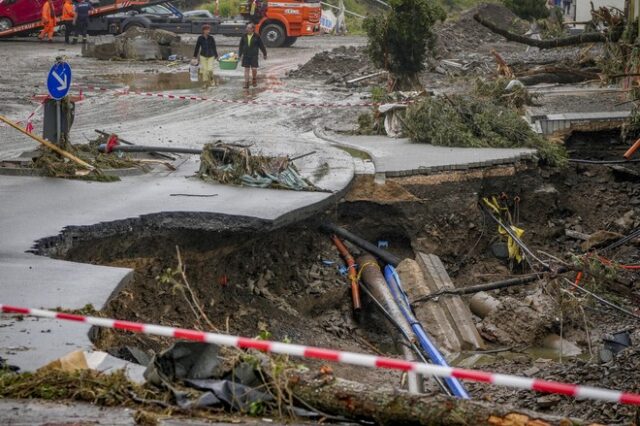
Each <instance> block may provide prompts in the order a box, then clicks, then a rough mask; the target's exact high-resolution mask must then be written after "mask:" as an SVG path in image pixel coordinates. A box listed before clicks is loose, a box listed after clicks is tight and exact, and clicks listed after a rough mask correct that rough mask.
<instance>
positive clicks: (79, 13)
mask: <svg viewBox="0 0 640 426" xmlns="http://www.w3.org/2000/svg"><path fill="white" fill-rule="evenodd" d="M91 9H93V6H92V5H91V3H89V2H88V1H85V0H78V3H77V4H76V16H75V17H74V18H73V27H74V28H75V34H74V35H73V44H76V43H77V42H78V36H79V35H82V44H85V43H86V42H87V27H88V26H89V12H90V11H91Z"/></svg>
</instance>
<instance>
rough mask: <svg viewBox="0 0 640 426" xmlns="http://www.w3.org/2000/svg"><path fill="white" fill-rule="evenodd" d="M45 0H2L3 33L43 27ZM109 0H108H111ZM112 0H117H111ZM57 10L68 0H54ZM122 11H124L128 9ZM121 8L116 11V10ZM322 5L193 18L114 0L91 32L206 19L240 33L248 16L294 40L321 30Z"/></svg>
mask: <svg viewBox="0 0 640 426" xmlns="http://www.w3.org/2000/svg"><path fill="white" fill-rule="evenodd" d="M44 1H46V0H0V37H7V36H14V35H18V34H26V33H30V32H35V31H36V30H38V29H39V28H40V27H41V24H40V14H41V10H42V5H43V2H44ZM107 1H109V0H107ZM111 1H113V0H111ZM53 2H54V9H55V12H56V15H58V16H59V15H60V14H61V13H62V3H63V0H53ZM160 3H165V4H166V8H167V9H170V10H171V11H172V12H173V13H171V12H170V13H169V15H170V16H169V15H165V14H158V13H153V10H152V8H151V6H152V5H158V4H160ZM126 11H128V12H127V13H126V14H121V13H119V12H126ZM116 14H117V15H116ZM321 14H322V10H321V7H320V1H319V0H282V1H268V0H249V1H247V2H246V3H244V4H243V5H242V6H241V10H240V15H241V16H240V19H239V20H238V19H228V20H227V19H221V18H219V17H215V18H213V19H211V20H207V19H198V18H195V19H192V18H188V17H185V16H183V15H182V14H181V13H180V11H179V10H177V9H175V8H174V7H173V6H171V4H170V3H169V2H168V1H162V0H155V1H154V0H130V1H129V0H115V3H112V4H109V5H105V6H98V7H96V8H94V9H93V10H92V11H91V17H92V19H91V22H90V24H89V33H91V34H99V33H113V34H119V33H120V32H122V31H126V29H127V28H128V27H130V26H138V27H146V28H163V29H166V30H169V31H173V32H177V33H185V32H186V33H199V32H201V27H202V25H203V24H205V23H206V24H209V25H211V27H212V31H211V32H212V33H213V34H221V35H226V36H240V35H242V34H243V33H244V27H245V26H246V24H247V23H248V22H254V23H255V24H256V28H257V30H258V31H259V32H260V34H261V35H262V37H263V39H264V41H265V44H266V45H267V46H269V47H281V46H284V47H287V46H291V45H292V44H293V43H295V41H296V40H297V39H298V37H304V36H312V35H317V34H319V33H320V16H321Z"/></svg>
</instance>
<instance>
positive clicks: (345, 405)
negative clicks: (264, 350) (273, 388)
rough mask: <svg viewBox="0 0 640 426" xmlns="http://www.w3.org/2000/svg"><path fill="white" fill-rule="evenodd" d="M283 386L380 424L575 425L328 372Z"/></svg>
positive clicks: (326, 407)
mask: <svg viewBox="0 0 640 426" xmlns="http://www.w3.org/2000/svg"><path fill="white" fill-rule="evenodd" d="M288 387H289V390H290V391H291V392H292V393H293V395H294V397H296V398H299V399H300V400H302V401H304V402H305V403H306V404H308V405H310V406H312V407H314V408H315V409H317V410H319V411H322V412H325V413H330V414H332V415H339V416H344V417H348V418H351V419H359V420H369V421H374V422H376V423H377V424H385V425H391V424H393V425H495V426H507V425H510V426H544V425H562V426H565V425H580V424H584V422H583V421H582V420H576V419H568V418H563V417H559V416H554V415H550V414H543V413H538V412H533V411H528V410H523V409H519V408H513V407H509V406H505V405H496V404H490V403H487V402H482V401H474V400H460V399H455V398H451V397H446V396H444V395H412V394H409V393H408V392H405V391H400V390H395V389H384V388H380V387H375V388H373V387H371V386H368V385H365V384H362V383H357V382H352V381H347V380H342V379H339V378H335V377H333V376H332V375H331V374H324V375H322V374H318V373H317V372H314V371H309V372H306V373H303V374H299V373H296V374H292V375H290V376H289V381H288Z"/></svg>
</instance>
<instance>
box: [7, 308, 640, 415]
mask: <svg viewBox="0 0 640 426" xmlns="http://www.w3.org/2000/svg"><path fill="white" fill-rule="evenodd" d="M0 312H4V313H9V314H22V315H29V316H34V317H42V318H53V319H58V320H65V321H76V322H82V323H86V324H90V325H94V326H97V327H104V328H113V329H116V330H124V331H130V332H133V333H142V334H151V335H155V336H164V337H173V338H176V339H186V340H193V341H196V342H207V343H214V344H217V345H220V346H234V347H237V348H241V349H257V350H260V351H265V352H273V353H277V354H283V355H291V356H296V357H302V358H312V359H320V360H325V361H334V362H338V363H342V364H351V365H359V366H363V367H371V368H382V369H387V370H399V371H411V372H416V373H420V374H423V375H428V376H438V377H442V378H447V377H454V378H456V379H462V380H470V381H474V382H483V383H492V384H494V385H498V386H506V387H511V388H518V389H527V390H534V391H538V392H545V393H553V394H559V395H566V396H570V397H573V398H584V399H593V400H598V401H607V402H616V403H620V404H628V405H640V394H635V393H628V392H620V391H612V390H608V389H602V388H595V387H590V386H579V385H574V384H568V383H560V382H551V381H547V380H540V379H531V378H527V377H518V376H512V375H507V374H495V373H489V372H485V371H479V370H466V369H460V368H453V367H442V366H439V365H433V364H424V363H418V362H411V361H403V360H399V359H393V358H385V357H379V356H374V355H366V354H359V353H355V352H342V351H336V350H332V349H323V348H315V347H312V346H302V345H294V344H290V343H280V342H270V341H266V340H257V339H250V338H246V337H238V336H229V335H226V334H217V333H206V332H203V331H196V330H187V329H183V328H174V327H165V326H161V325H153V324H143V323H138V322H131V321H119V320H114V319H107V318H97V317H89V316H84V315H75V314H67V313H63V312H54V311H45V310H42V309H30V308H22V307H17V306H9V305H0Z"/></svg>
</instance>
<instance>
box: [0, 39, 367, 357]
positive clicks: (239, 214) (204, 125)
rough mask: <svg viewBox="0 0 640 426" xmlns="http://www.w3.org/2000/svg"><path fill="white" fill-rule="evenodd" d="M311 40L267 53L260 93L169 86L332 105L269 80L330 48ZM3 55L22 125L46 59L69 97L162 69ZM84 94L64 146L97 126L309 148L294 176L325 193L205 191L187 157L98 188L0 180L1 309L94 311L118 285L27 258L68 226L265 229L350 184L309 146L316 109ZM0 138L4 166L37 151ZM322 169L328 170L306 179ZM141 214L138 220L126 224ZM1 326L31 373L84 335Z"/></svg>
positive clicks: (49, 49)
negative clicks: (58, 64) (8, 305)
mask: <svg viewBox="0 0 640 426" xmlns="http://www.w3.org/2000/svg"><path fill="white" fill-rule="evenodd" d="M320 40H322V41H324V40H326V41H327V43H328V44H327V46H325V45H323V44H322V43H314V42H311V41H306V40H305V41H303V42H301V43H299V45H297V46H296V47H295V48H290V49H280V50H273V51H272V52H271V54H270V58H269V60H268V61H265V62H263V63H262V64H263V68H262V69H261V79H260V83H259V87H258V88H257V89H256V90H251V91H250V92H249V93H247V94H245V93H243V91H242V89H241V84H242V81H241V74H240V71H234V72H230V73H228V75H227V74H223V72H220V73H219V77H220V80H219V85H218V86H217V87H215V88H211V89H203V88H200V87H195V88H191V89H189V90H180V86H177V87H175V89H176V90H177V91H178V92H180V93H182V94H189V95H195V96H201V97H202V96H206V97H211V98H216V99H227V100H242V99H244V97H245V96H248V97H249V98H250V99H256V98H259V99H260V100H261V101H264V102H269V101H279V102H283V101H289V100H291V101H295V100H297V101H298V102H300V101H302V100H304V101H306V102H310V101H311V100H313V99H319V100H323V101H325V102H327V101H329V102H332V101H339V100H341V98H342V97H344V96H345V95H344V94H338V95H334V96H333V97H332V95H331V94H328V95H327V94H322V93H320V92H319V91H317V90H316V88H314V87H307V85H304V86H302V87H290V86H288V85H285V84H284V83H282V82H281V80H280V78H281V77H283V76H284V73H285V72H286V71H287V70H288V69H291V68H295V67H296V66H297V65H298V63H302V62H305V61H306V60H307V59H308V58H309V57H310V56H311V55H313V54H314V53H316V52H317V51H318V50H320V49H323V48H325V47H332V43H336V39H332V38H328V39H320ZM349 40H351V42H353V43H362V42H363V40H362V39H358V38H351V39H345V38H340V39H339V42H340V43H344V42H349ZM220 44H221V46H220V50H221V51H226V50H232V49H233V48H234V47H235V41H234V39H227V40H222V41H221V43H220ZM314 44H315V46H314V47H311V45H314ZM2 49H3V51H5V52H7V53H8V54H7V56H6V58H7V60H6V62H5V63H4V65H3V68H4V70H5V71H3V79H2V82H1V83H0V92H1V93H2V95H3V96H4V98H5V99H6V102H5V103H3V105H2V106H0V114H2V115H7V116H9V117H11V118H14V119H16V120H23V119H24V117H25V116H26V115H28V114H29V112H30V111H32V110H33V109H34V108H35V106H36V105H37V104H36V103H35V102H33V101H31V97H32V95H38V94H43V93H44V92H45V87H44V78H45V76H46V73H47V71H48V68H49V66H50V65H51V64H52V63H53V59H54V57H55V56H58V55H60V54H63V55H66V56H67V57H68V59H67V61H68V62H69V64H70V65H71V66H72V68H73V70H74V72H75V77H74V84H75V85H76V86H75V87H74V89H73V90H72V94H78V93H79V92H80V88H81V87H86V86H91V85H94V86H101V87H109V88H112V89H114V90H119V91H122V90H123V89H125V87H126V84H125V83H126V81H132V82H136V81H142V82H144V81H148V80H149V76H150V80H151V81H155V82H157V81H158V80H161V79H162V77H158V76H163V75H165V74H168V73H169V72H172V71H173V70H172V69H170V68H168V67H167V66H166V65H167V64H166V62H137V63H136V62H131V63H122V62H111V61H108V62H107V61H97V60H94V59H87V58H83V57H81V56H79V53H80V48H79V47H75V46H73V47H68V46H64V45H61V44H54V45H49V44H41V43H38V42H36V41H35V40H22V41H12V42H2ZM186 73H187V71H185V70H181V71H180V72H178V73H174V74H173V75H178V76H177V77H169V80H170V81H172V79H177V80H179V79H180V78H181V77H180V75H182V76H186ZM145 79H146V80H145ZM155 86H156V87H154V83H151V86H149V87H145V89H146V90H153V91H166V90H167V89H170V88H171V87H173V86H172V85H171V84H169V86H167V85H165V86H161V85H155ZM172 92H174V91H173V90H172ZM84 95H85V99H84V100H83V101H81V102H78V104H77V110H76V119H75V123H74V126H73V129H72V132H71V141H72V142H74V143H83V142H85V141H86V140H85V138H89V137H94V135H95V133H94V129H103V130H106V131H109V132H116V133H118V134H119V135H120V136H122V137H123V138H125V139H127V140H130V141H134V142H135V143H136V144H141V145H166V146H170V145H174V146H176V145H178V146H186V147H201V146H202V145H203V144H205V143H207V142H213V141H216V140H223V141H224V142H231V143H237V144H242V145H247V146H251V150H252V151H254V152H263V153H267V154H268V153H274V154H276V153H279V154H283V153H285V154H288V155H290V156H292V157H294V156H296V155H301V154H306V153H308V152H311V151H316V154H314V155H312V156H308V157H305V158H303V159H301V160H300V161H299V162H298V163H297V166H298V167H299V168H300V171H301V173H302V174H303V175H305V176H310V177H313V176H315V177H313V179H314V183H315V184H316V185H317V186H318V187H320V188H323V189H325V190H327V191H328V192H294V191H277V190H264V189H254V188H244V187H233V186H225V185H213V184H208V183H204V182H201V181H199V180H196V179H188V177H189V176H192V175H193V174H194V173H195V171H196V170H197V162H196V159H195V158H188V157H184V158H183V159H182V160H181V165H180V166H179V169H178V171H177V172H175V173H173V172H166V171H157V172H154V173H151V174H148V175H145V176H136V177H128V178H127V179H124V180H122V181H121V182H117V183H109V184H97V183H87V182H80V181H69V180H56V179H47V178H36V177H10V176H2V177H1V178H0V196H1V198H2V200H3V201H2V205H1V208H0V210H1V214H0V218H1V220H0V234H2V243H1V244H0V276H2V286H3V288H2V289H3V293H4V295H5V297H6V298H7V300H6V302H9V301H11V302H12V303H18V302H19V303H27V304H31V305H34V306H42V307H48V308H56V307H59V306H65V307H67V308H71V309H74V308H80V307H82V306H84V305H85V304H87V303H91V304H93V305H94V306H96V307H101V306H102V305H104V303H105V302H106V300H107V299H108V298H109V296H110V295H111V294H112V292H113V291H114V290H115V289H116V288H117V287H118V286H119V285H120V284H121V283H123V282H125V281H126V280H127V279H128V277H129V275H130V271H129V270H126V269H121V268H104V267H100V266H94V265H87V264H74V263H69V262H64V261H58V260H53V259H49V258H46V257H41V256H36V255H34V254H31V253H27V252H28V251H29V250H30V248H31V247H32V245H33V243H34V241H36V240H39V239H41V238H44V237H48V236H55V235H57V234H58V233H60V232H61V231H62V230H63V229H64V228H65V227H67V226H70V225H74V226H90V225H94V224H97V223H103V222H107V223H114V227H116V228H117V227H122V226H124V227H126V226H128V225H127V220H139V221H142V222H143V223H144V224H145V225H146V226H149V227H152V228H153V227H173V226H177V227H184V226H187V227H195V228H209V229H216V227H219V228H220V229H233V228H234V227H236V228H244V229H247V227H248V228H252V227H253V228H255V229H265V228H269V227H271V226H277V225H282V224H285V223H287V222H289V221H294V220H299V219H301V218H304V217H306V216H307V215H310V214H313V213H314V212H315V211H318V210H321V209H323V208H325V207H326V205H327V203H330V202H332V200H334V199H335V198H336V197H339V196H340V195H341V194H342V192H343V190H344V189H345V188H346V187H347V186H348V184H349V182H350V181H351V179H352V178H353V173H354V172H353V161H352V160H351V157H350V156H349V155H348V154H347V153H345V152H344V151H341V150H339V149H336V148H332V147H329V146H327V145H326V144H323V145H322V146H319V145H318V140H317V139H316V137H315V136H314V135H313V132H311V130H312V129H313V126H314V123H315V121H316V120H319V119H320V118H321V117H322V114H321V113H322V111H318V110H317V109H300V108H293V107H292V108H286V107H285V108H273V107H272V106H269V105H248V104H242V103H213V102H190V101H175V100H165V99H156V98H153V99H151V98H145V97H139V96H131V95H119V94H114V93H111V92H109V93H93V92H88V91H86V90H85V91H84ZM327 96H328V97H327ZM37 115H38V116H39V115H40V114H37ZM41 125H42V124H41V119H40V117H36V119H35V121H34V126H35V128H36V129H40V128H41ZM0 138H1V139H2V141H3V143H2V146H1V147H0V158H3V159H7V158H12V157H14V156H16V155H19V154H20V153H21V152H23V151H27V150H30V149H32V148H35V147H36V145H37V144H36V143H35V142H34V141H32V140H30V139H29V138H27V137H25V136H23V135H20V134H19V133H17V132H15V131H14V130H13V129H10V128H8V127H0ZM327 166H328V167H329V168H330V170H331V173H328V174H327V173H315V172H316V171H317V170H318V169H319V168H320V169H325V168H326V167H327ZM171 193H192V194H202V193H216V194H217V197H215V198H213V199H206V198H192V197H171V196H170V195H171ZM172 212H173V213H172ZM225 215H229V216H225ZM141 216H143V219H136V218H140V217H141ZM227 217H234V218H235V219H226V218H227ZM131 218H133V219H131ZM170 222H173V225H172V224H171V223H170ZM25 289H29V291H25ZM9 299H11V300H9ZM7 324H10V325H11V327H10V328H7V329H5V331H6V332H5V333H3V334H2V341H1V342H0V346H2V348H3V350H2V353H1V354H0V355H1V356H3V357H4V358H8V359H9V360H10V362H12V363H14V364H17V365H19V366H21V367H22V368H26V369H33V368H37V367H39V366H40V365H42V364H43V363H44V362H47V361H51V360H53V359H55V358H57V357H59V356H61V355H63V354H64V353H67V352H68V351H69V350H73V349H74V348H87V347H89V346H90V342H89V341H88V339H87V337H86V329H83V328H82V327H80V328H76V329H60V328H59V327H58V326H57V325H51V324H49V325H46V324H43V322H42V321H35V322H34V321H29V320H28V321H25V322H23V323H21V324H16V323H15V321H13V320H9V321H7V320H3V325H7ZM10 330H13V331H10ZM47 330H48V331H47ZM51 330H54V332H51Z"/></svg>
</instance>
